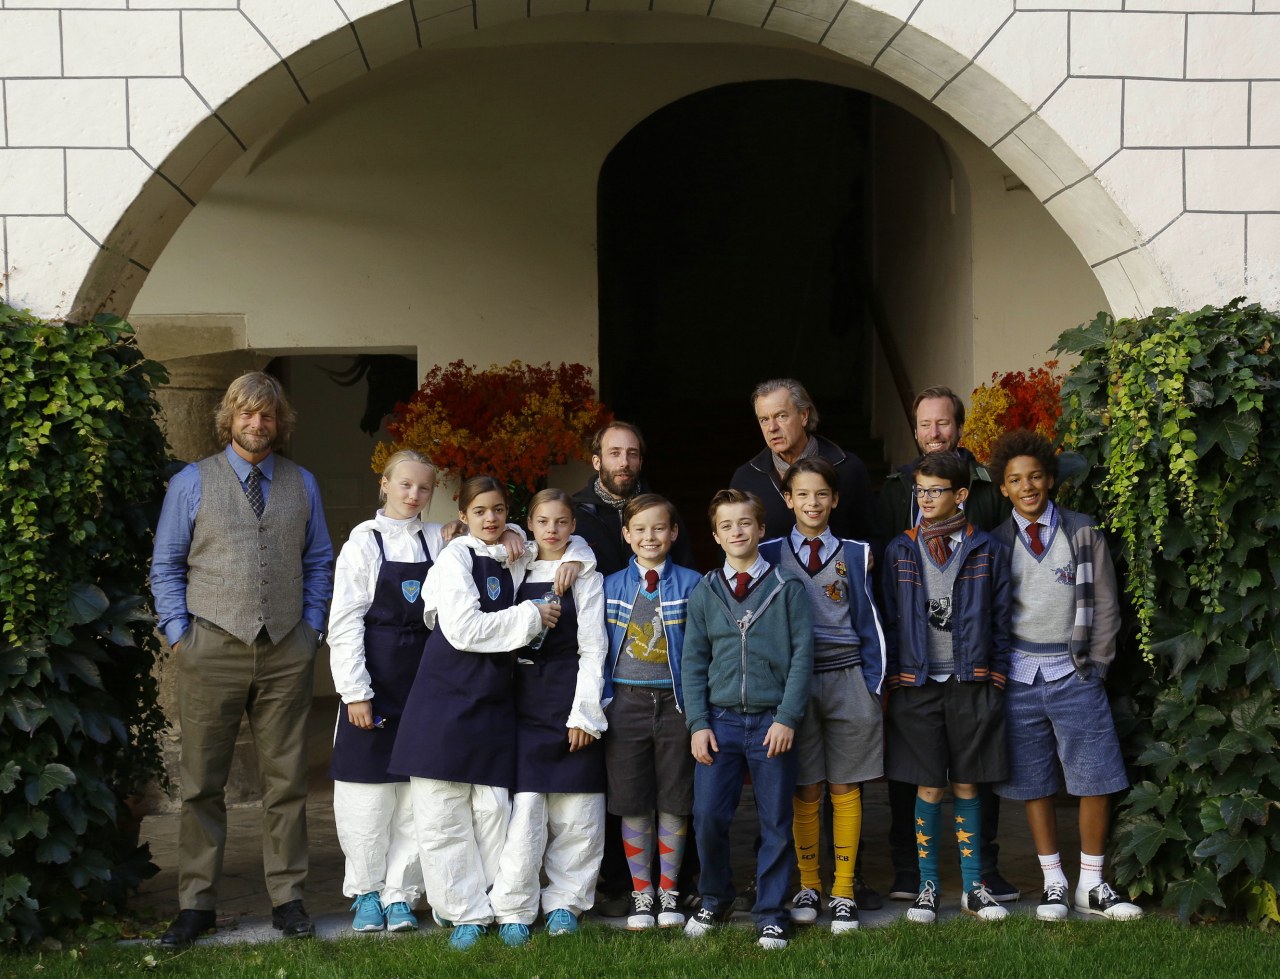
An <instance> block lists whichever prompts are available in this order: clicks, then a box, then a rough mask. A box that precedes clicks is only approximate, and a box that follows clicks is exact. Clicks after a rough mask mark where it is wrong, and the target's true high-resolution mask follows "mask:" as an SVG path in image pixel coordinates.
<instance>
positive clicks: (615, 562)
mask: <svg viewBox="0 0 1280 979" xmlns="http://www.w3.org/2000/svg"><path fill="white" fill-rule="evenodd" d="M591 465H592V467H594V469H595V471H596V478H595V479H593V480H591V482H589V483H587V485H586V486H584V487H583V488H582V489H580V490H578V492H577V493H575V494H574V495H573V516H574V518H575V519H576V520H577V522H578V527H577V530H575V531H574V533H576V534H577V535H578V536H579V537H581V538H582V539H583V540H585V541H586V542H587V543H588V544H590V545H591V549H592V550H593V551H595V554H596V570H597V571H599V572H600V573H601V574H602V575H604V576H605V577H606V578H607V577H608V576H609V575H611V574H613V573H614V572H615V571H621V570H622V569H623V568H625V567H626V566H627V562H628V561H630V560H631V546H630V545H629V544H628V543H627V542H626V541H624V540H623V539H622V508H623V507H624V506H626V505H627V501H629V500H630V499H632V498H633V497H635V496H638V495H640V494H641V493H647V492H649V487H648V485H647V484H646V483H645V482H644V481H643V480H641V478H640V470H641V468H643V466H644V436H643V435H641V434H640V429H638V428H636V427H635V426H634V425H631V424H628V423H627V422H620V421H613V422H610V423H609V424H608V425H606V426H605V427H604V428H602V429H600V431H598V432H596V436H595V438H594V439H593V440H592V442H591ZM676 526H677V527H679V526H680V517H679V515H677V516H676ZM671 560H672V561H674V562H675V563H676V564H679V565H681V566H682V567H686V568H694V567H695V566H694V563H693V549H692V548H691V547H690V546H689V535H688V534H686V533H684V532H683V530H682V532H681V533H680V534H679V535H678V536H677V537H676V539H675V542H674V543H673V544H672V545H671ZM695 570H696V568H695Z"/></svg>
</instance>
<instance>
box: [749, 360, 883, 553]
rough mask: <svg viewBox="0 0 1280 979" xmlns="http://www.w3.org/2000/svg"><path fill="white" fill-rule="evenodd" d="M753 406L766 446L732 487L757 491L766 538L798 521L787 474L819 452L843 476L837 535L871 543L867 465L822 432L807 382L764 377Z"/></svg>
mask: <svg viewBox="0 0 1280 979" xmlns="http://www.w3.org/2000/svg"><path fill="white" fill-rule="evenodd" d="M751 405H752V407H753V408H754V409H755V413H756V421H758V422H759V423H760V432H761V434H762V435H763V436H764V441H765V449H764V451H763V452H761V453H760V454H759V455H757V456H755V457H754V458H753V459H751V460H750V461H749V462H746V463H743V464H742V465H741V466H739V467H738V471H737V472H735V473H734V474H733V479H731V480H729V485H730V486H732V487H733V488H734V489H740V490H746V491H747V492H749V493H754V494H755V495H756V496H757V497H759V498H760V501H761V502H762V503H764V519H765V536H766V537H780V536H782V535H784V534H786V533H787V532H788V531H789V530H790V529H791V525H792V524H793V523H794V522H795V517H794V515H793V514H792V512H791V510H790V508H789V507H788V506H787V501H786V500H785V499H784V498H783V496H782V475H783V473H785V472H786V471H787V469H789V468H790V467H791V464H792V463H793V462H795V461H796V460H797V459H803V458H806V457H808V456H815V455H816V456H821V457H822V458H824V459H826V460H827V461H828V462H829V463H831V465H833V466H834V467H835V470H836V475H837V476H838V477H839V479H840V505H839V506H838V507H836V509H835V510H834V511H833V512H832V514H831V533H832V534H834V535H835V536H836V537H843V538H852V539H853V540H861V541H870V540H871V539H872V538H871V535H872V533H873V531H874V527H875V524H874V521H873V517H874V513H873V511H872V497H871V479H870V477H869V476H868V475H867V467H866V466H864V465H863V464H862V460H861V459H859V458H858V457H857V456H856V455H854V454H853V453H852V452H845V451H844V449H842V448H840V446H838V445H836V444H835V443H834V442H832V441H831V440H830V439H825V438H823V437H822V436H820V435H818V434H816V433H817V430H818V409H817V407H816V406H815V405H814V403H813V399H812V398H810V397H809V392H808V391H806V390H805V388H804V385H803V384H801V383H800V382H799V381H797V380H794V379H793V378H789V377H784V378H776V379H774V380H771V381H764V382H762V383H760V384H757V385H756V389H755V390H754V391H752V392H751Z"/></svg>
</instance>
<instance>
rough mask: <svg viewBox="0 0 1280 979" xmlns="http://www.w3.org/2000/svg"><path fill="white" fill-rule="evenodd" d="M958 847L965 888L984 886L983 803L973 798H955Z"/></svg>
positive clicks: (961, 876)
mask: <svg viewBox="0 0 1280 979" xmlns="http://www.w3.org/2000/svg"><path fill="white" fill-rule="evenodd" d="M954 808H955V820H956V849H957V850H959V851H960V878H961V880H963V881H964V889H965V890H966V891H971V890H973V889H974V888H975V887H981V886H982V842H981V840H982V803H981V802H979V801H978V798H977V797H976V796H975V797H974V798H972V799H961V798H960V797H959V796H956V800H955V807H954Z"/></svg>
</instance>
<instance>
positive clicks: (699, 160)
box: [598, 81, 883, 567]
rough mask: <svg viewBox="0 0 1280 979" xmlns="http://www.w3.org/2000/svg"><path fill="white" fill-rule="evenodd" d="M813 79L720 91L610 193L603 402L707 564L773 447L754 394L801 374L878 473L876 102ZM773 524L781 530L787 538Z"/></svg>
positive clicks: (669, 116) (603, 204)
mask: <svg viewBox="0 0 1280 979" xmlns="http://www.w3.org/2000/svg"><path fill="white" fill-rule="evenodd" d="M875 101H876V100H875V99H874V97H872V96H869V95H867V94H865V93H862V92H857V91H853V90H850V89H845V88H841V87H838V86H834V85H827V84H822V83H817V82H807V81H759V82H744V83H741V84H734V85H726V86H722V87H719V88H714V89H710V90H708V91H705V92H700V93H697V94H695V95H690V96H688V97H686V98H683V99H681V100H680V101H678V102H675V103H673V104H671V105H669V106H666V107H665V108H663V109H661V110H660V111H658V112H656V113H654V114H653V115H652V116H650V117H649V118H647V119H645V120H644V121H643V122H641V123H640V124H639V125H638V126H636V127H635V128H634V129H633V130H631V132H630V133H628V134H627V136H626V137H624V138H623V139H622V141H621V142H619V144H618V145H617V146H616V147H615V148H614V149H613V151H612V153H610V155H609V157H608V158H607V159H606V160H605V163H604V166H603V167H602V169H601V174H600V184H599V239H598V240H599V270H600V273H599V274H600V382H601V394H602V396H603V398H604V400H605V401H606V403H608V404H609V405H610V406H611V407H612V408H613V409H614V410H615V412H616V413H617V415H618V416H619V417H620V418H624V419H627V420H630V421H634V422H635V423H636V424H638V425H639V426H640V427H641V428H642V429H643V430H644V432H645V435H646V440H647V441H648V443H649V453H648V457H647V458H646V460H645V474H646V476H647V477H648V479H649V481H650V482H651V483H652V485H653V486H654V487H655V488H656V489H658V490H659V491H661V492H664V493H667V494H668V495H670V496H671V497H672V498H673V499H674V500H675V501H676V503H677V505H678V506H679V507H680V509H681V511H682V512H683V513H684V514H685V517H686V521H687V522H688V523H689V525H690V529H691V531H692V533H693V535H694V544H695V552H696V553H697V555H698V557H699V561H700V563H701V564H702V565H703V566H704V567H710V566H711V565H712V564H714V563H715V562H716V561H718V560H719V557H718V552H717V551H716V549H715V547H714V544H713V542H712V541H711V539H710V530H709V528H708V526H707V524H706V518H705V515H704V510H705V507H706V502H707V500H708V499H709V498H710V496H711V494H712V493H713V492H714V491H715V490H716V489H718V488H720V487H723V486H726V485H728V482H729V478H730V477H731V475H732V474H733V471H734V469H735V468H736V467H737V466H738V465H740V464H741V463H743V462H744V461H746V460H747V459H748V458H749V457H751V456H753V455H755V454H756V453H757V452H759V451H760V450H761V449H762V448H763V446H764V443H763V441H762V439H761V436H760V432H759V429H758V427H757V425H756V424H755V422H754V420H753V416H752V412H751V408H750V405H749V402H748V396H749V394H750V392H751V389H752V388H753V387H754V386H755V385H756V384H757V383H758V382H759V381H761V380H764V379H766V378H771V377H782V376H791V377H796V378H798V379H799V380H801V381H802V382H803V383H804V384H805V385H806V387H808V389H809V391H810V393H811V394H812V395H813V397H814V400H815V401H816V402H817V404H818V405H819V407H820V409H821V413H822V418H823V421H822V428H821V431H822V433H823V434H824V435H827V436H828V437H830V438H832V439H834V440H835V441H836V442H838V443H839V444H841V445H842V446H844V447H845V448H846V449H849V450H852V451H854V452H856V453H858V454H859V455H860V456H862V457H863V459H864V460H865V461H866V462H867V463H868V465H869V466H872V467H873V468H878V467H879V466H881V465H883V460H882V454H883V453H882V450H881V449H880V448H879V446H878V445H876V444H874V443H872V442H870V440H869V439H868V437H867V432H868V418H869V416H870V395H871V383H870V381H871V365H872V360H873V357H874V345H873V337H872V331H871V327H870V324H869V321H868V319H867V316H866V315H865V312H864V311H865V309H866V302H867V297H866V296H865V286H864V284H865V283H867V282H869V281H870V278H871V267H870V266H871V260H870V256H871V217H872V215H871V202H872V193H873V188H872V152H871V149H872V146H871V141H872V133H873V125H872V109H873V103H874V102H875ZM770 530H773V528H770Z"/></svg>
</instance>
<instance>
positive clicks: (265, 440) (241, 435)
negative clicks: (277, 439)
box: [231, 432, 274, 456]
mask: <svg viewBox="0 0 1280 979" xmlns="http://www.w3.org/2000/svg"><path fill="white" fill-rule="evenodd" d="M231 438H232V441H234V442H235V443H236V445H238V446H240V448H242V449H244V450H245V452H248V453H249V454H250V455H255V456H256V455H261V454H262V453H264V452H266V451H267V450H268V449H269V448H271V443H272V442H273V441H274V438H273V436H271V435H255V434H253V433H252V432H236V433H235V434H233V435H232V436H231Z"/></svg>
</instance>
